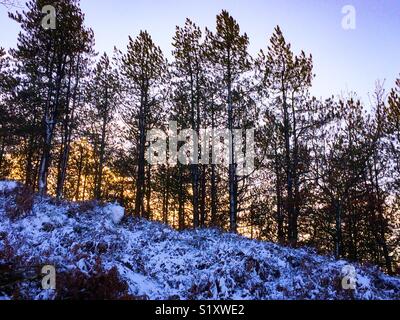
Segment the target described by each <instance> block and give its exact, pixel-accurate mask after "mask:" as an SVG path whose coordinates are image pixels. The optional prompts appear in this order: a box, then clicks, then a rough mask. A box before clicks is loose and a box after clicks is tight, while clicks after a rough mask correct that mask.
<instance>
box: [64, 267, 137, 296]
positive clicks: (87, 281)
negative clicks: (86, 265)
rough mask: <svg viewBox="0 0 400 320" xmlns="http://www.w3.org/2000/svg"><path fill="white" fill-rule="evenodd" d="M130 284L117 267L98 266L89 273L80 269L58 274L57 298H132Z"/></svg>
mask: <svg viewBox="0 0 400 320" xmlns="http://www.w3.org/2000/svg"><path fill="white" fill-rule="evenodd" d="M134 298H135V297H133V296H130V295H129V294H128V285H127V284H126V282H124V281H123V280H122V279H121V278H120V275H119V273H118V270H117V268H116V267H113V268H112V269H110V270H107V271H106V270H104V269H102V268H101V267H99V266H97V267H96V269H95V270H94V271H91V272H89V274H86V273H83V272H82V271H80V270H79V269H74V270H72V271H68V272H62V273H58V274H57V289H56V299H61V300H65V299H67V300H120V299H123V300H127V299H128V300H130V299H134Z"/></svg>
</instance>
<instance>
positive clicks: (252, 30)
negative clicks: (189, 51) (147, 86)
mask: <svg viewBox="0 0 400 320" xmlns="http://www.w3.org/2000/svg"><path fill="white" fill-rule="evenodd" d="M21 1H22V0H21ZM345 5H352V6H354V8H355V9H356V29H355V30H344V29H343V28H342V26H341V21H342V18H343V14H342V12H341V11H342V7H343V6H345ZM81 6H82V9H83V11H84V12H85V14H86V24H87V25H88V26H90V27H92V28H93V30H94V32H95V36H96V50H97V51H99V52H100V53H101V52H103V51H106V52H108V53H111V52H112V49H113V47H114V45H115V46H117V47H118V48H120V49H124V48H125V47H126V44H127V41H128V35H131V36H132V37H135V36H136V35H137V34H138V32H139V31H140V30H144V29H146V30H148V31H149V32H150V34H151V35H152V37H153V39H154V41H155V42H156V43H157V44H158V45H159V46H160V47H161V48H162V49H163V51H164V54H165V55H166V56H167V57H168V58H169V57H170V56H171V54H170V52H171V49H172V46H171V39H172V36H173V34H174V31H175V26H176V25H182V24H183V23H184V21H185V18H186V17H189V18H191V19H192V20H193V21H194V22H196V23H197V24H198V25H199V26H201V27H205V26H207V27H208V28H209V29H212V30H213V29H214V27H215V16H216V14H218V13H219V12H220V11H221V10H222V9H226V10H228V11H229V12H230V13H231V14H232V15H233V16H234V18H235V19H236V20H237V21H238V22H239V24H240V26H241V29H242V30H243V31H244V32H246V33H247V34H248V35H249V37H250V52H251V54H253V55H256V54H257V52H258V51H259V49H260V48H263V49H265V48H266V47H267V45H268V41H269V38H270V36H271V34H272V31H273V29H274V27H275V26H276V25H280V26H281V28H282V30H283V32H284V34H285V36H286V39H287V41H289V42H291V43H292V46H293V49H294V50H295V52H298V51H299V50H304V51H305V52H306V53H312V55H313V57H314V72H315V74H316V78H315V80H314V85H313V89H312V93H313V94H314V95H316V96H317V97H321V96H322V97H328V96H330V95H331V94H335V95H336V94H340V93H346V92H349V91H356V92H357V93H358V94H359V96H360V97H361V98H362V99H363V100H364V102H366V103H368V93H370V92H372V91H373V89H374V84H375V81H376V80H378V79H379V80H386V81H385V87H386V88H388V89H389V88H390V87H391V86H393V84H394V81H395V79H396V77H398V76H399V74H400V1H399V0H344V1H342V0H81ZM0 30H1V33H0V46H3V47H5V48H9V47H12V46H15V44H16V36H17V33H18V25H17V24H16V23H14V22H13V21H11V20H9V19H8V18H7V14H6V9H5V8H3V7H0Z"/></svg>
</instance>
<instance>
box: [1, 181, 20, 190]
mask: <svg viewBox="0 0 400 320" xmlns="http://www.w3.org/2000/svg"><path fill="white" fill-rule="evenodd" d="M16 187H18V183H17V182H15V181H0V192H5V191H12V190H14V189H15V188H16Z"/></svg>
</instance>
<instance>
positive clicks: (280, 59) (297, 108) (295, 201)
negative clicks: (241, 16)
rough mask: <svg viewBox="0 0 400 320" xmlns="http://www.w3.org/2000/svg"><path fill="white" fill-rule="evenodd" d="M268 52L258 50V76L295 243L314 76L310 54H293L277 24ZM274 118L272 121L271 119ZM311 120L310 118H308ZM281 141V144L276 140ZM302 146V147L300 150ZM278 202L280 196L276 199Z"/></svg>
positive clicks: (279, 184) (289, 233)
mask: <svg viewBox="0 0 400 320" xmlns="http://www.w3.org/2000/svg"><path fill="white" fill-rule="evenodd" d="M270 43H271V45H270V47H269V51H268V54H267V55H265V54H264V52H263V51H261V52H260V54H259V57H258V59H257V61H256V67H257V72H258V78H259V79H260V80H259V81H260V84H261V86H264V87H265V88H266V90H267V94H268V95H269V97H268V98H269V99H270V101H271V102H270V107H269V108H270V111H268V112H267V113H269V114H268V115H267V119H266V120H267V121H268V119H269V121H273V123H271V125H272V126H273V127H275V128H276V131H275V134H277V135H279V136H280V138H277V139H275V150H274V153H275V159H276V161H280V160H279V159H284V164H283V165H282V166H281V165H275V170H276V172H277V174H279V171H280V169H281V168H283V170H284V172H285V186H286V187H285V189H286V190H285V191H286V199H285V211H286V212H287V224H288V228H287V229H288V235H287V238H288V241H289V242H290V243H291V244H293V245H295V244H296V242H297V239H298V218H299V214H300V211H301V208H300V206H301V195H300V194H301V192H302V191H301V174H302V172H301V170H300V168H301V167H302V166H303V164H301V161H302V160H303V159H302V157H301V153H304V154H305V153H306V152H305V149H306V148H307V146H306V144H305V141H302V137H301V135H304V134H305V129H306V128H307V127H308V126H309V125H310V123H308V124H307V123H306V121H307V118H306V117H305V116H304V114H305V113H307V106H310V104H309V103H308V100H309V97H308V89H309V88H310V86H311V81H312V78H313V73H312V67H313V65H312V57H311V56H309V57H308V56H306V55H305V53H304V52H301V54H300V55H298V56H295V55H294V54H293V52H292V50H291V45H290V44H289V43H287V42H286V40H285V38H284V36H283V33H282V31H281V29H280V28H279V27H276V28H275V32H274V34H273V35H272V37H271V40H270ZM274 122H275V123H274ZM310 122H313V118H311V121H310ZM281 142H282V143H283V145H282V146H280V145H277V144H276V143H281ZM302 149H303V151H302ZM278 151H279V153H278ZM282 182H283V179H282V180H281V179H279V177H278V178H277V180H276V183H277V184H278V185H277V192H278V193H279V198H281V196H282V194H281V183H282ZM279 203H281V200H279ZM278 211H279V212H278V214H277V216H278V220H279V226H278V229H279V237H280V238H282V208H281V207H279V208H278Z"/></svg>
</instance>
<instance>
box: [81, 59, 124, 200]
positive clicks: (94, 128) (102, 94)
mask: <svg viewBox="0 0 400 320" xmlns="http://www.w3.org/2000/svg"><path fill="white" fill-rule="evenodd" d="M92 73H93V75H92V78H91V80H90V83H89V84H88V86H87V100H88V102H89V105H90V107H89V110H87V115H86V116H87V119H90V128H89V131H90V133H89V140H90V141H91V143H92V146H93V149H94V152H95V154H96V168H95V179H94V180H95V183H94V198H95V199H99V200H100V199H101V198H102V184H103V170H104V166H105V164H106V163H107V158H108V157H109V156H110V155H109V154H110V149H109V145H110V139H111V137H112V134H111V130H113V129H114V132H115V127H116V124H115V122H114V121H115V120H116V111H117V106H118V102H119V93H120V88H119V79H118V74H117V70H116V69H115V68H114V66H113V65H112V62H111V61H110V59H109V57H108V56H107V54H106V53H104V54H103V55H102V56H101V58H100V60H99V62H98V63H97V65H96V67H95V69H94V70H93V71H92Z"/></svg>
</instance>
